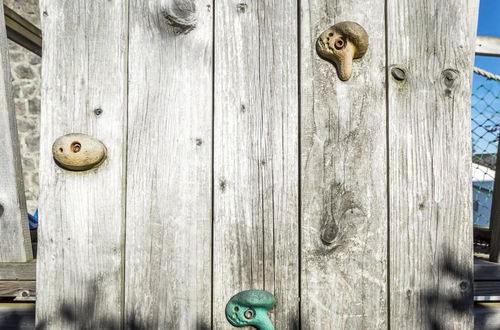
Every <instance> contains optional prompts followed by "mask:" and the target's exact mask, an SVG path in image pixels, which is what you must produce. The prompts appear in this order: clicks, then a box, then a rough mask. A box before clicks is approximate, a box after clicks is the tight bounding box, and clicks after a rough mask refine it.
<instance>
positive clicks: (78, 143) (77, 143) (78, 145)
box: [71, 142, 82, 153]
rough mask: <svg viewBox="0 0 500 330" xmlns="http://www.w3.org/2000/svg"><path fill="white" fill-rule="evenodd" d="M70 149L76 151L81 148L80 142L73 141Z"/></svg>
mask: <svg viewBox="0 0 500 330" xmlns="http://www.w3.org/2000/svg"><path fill="white" fill-rule="evenodd" d="M71 150H73V152H74V153H77V152H79V151H80V150H82V145H81V144H80V142H73V143H72V144H71Z"/></svg>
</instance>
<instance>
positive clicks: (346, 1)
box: [300, 0, 387, 329]
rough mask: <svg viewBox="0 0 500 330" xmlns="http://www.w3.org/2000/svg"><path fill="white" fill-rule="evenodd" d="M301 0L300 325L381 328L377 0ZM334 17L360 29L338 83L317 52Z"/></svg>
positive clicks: (382, 164) (383, 235)
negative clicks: (361, 36) (360, 51)
mask: <svg viewBox="0 0 500 330" xmlns="http://www.w3.org/2000/svg"><path fill="white" fill-rule="evenodd" d="M300 3H301V34H300V37H301V61H300V63H301V69H300V71H301V86H300V93H301V164H302V165H301V168H302V170H301V176H302V184H301V188H302V191H301V209H302V225H301V227H302V228H301V232H302V246H301V248H302V265H301V274H302V276H301V302H302V304H301V316H302V328H303V329H385V328H387V299H386V296H387V293H386V276H387V274H386V267H387V257H386V255H387V190H386V183H387V181H386V180H387V177H386V173H387V170H386V101H385V95H386V94H385V70H384V66H385V30H384V27H385V24H384V1H382V0H339V1H330V0H321V1H316V0H315V1H309V0H302V1H300ZM341 21H354V22H357V23H358V24H360V25H361V26H363V27H364V28H365V29H366V31H367V33H368V35H369V48H368V52H367V53H366V54H365V56H364V57H363V58H362V59H360V60H355V61H354V63H353V75H352V77H351V78H350V80H348V81H345V82H343V81H341V80H340V79H339V78H338V77H337V72H336V69H335V67H334V66H333V65H332V64H331V63H329V62H326V61H324V60H323V59H321V58H319V56H318V55H317V53H316V40H317V38H318V36H319V35H320V34H321V33H322V32H323V31H324V30H325V29H327V28H329V27H330V26H332V25H333V24H335V23H338V22H341Z"/></svg>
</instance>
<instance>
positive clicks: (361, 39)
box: [316, 22, 368, 81]
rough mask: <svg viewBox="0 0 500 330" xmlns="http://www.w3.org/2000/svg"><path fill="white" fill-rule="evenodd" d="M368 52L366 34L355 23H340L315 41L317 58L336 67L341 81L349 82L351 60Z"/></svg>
mask: <svg viewBox="0 0 500 330" xmlns="http://www.w3.org/2000/svg"><path fill="white" fill-rule="evenodd" d="M367 50H368V34H367V33H366V31H365V29H364V28H363V27H362V26H361V25H359V24H358V23H355V22H340V23H337V24H335V25H333V26H332V27H330V28H328V29H327V30H325V31H324V32H323V33H322V34H321V35H320V36H319V37H318V40H317V41H316V51H317V52H318V54H319V56H320V57H321V58H323V59H325V60H327V61H329V62H332V63H334V64H335V66H336V67H337V74H338V76H339V78H340V79H341V80H344V81H345V80H349V78H351V73H352V60H353V59H356V58H360V57H362V56H363V55H365V53H366V51H367Z"/></svg>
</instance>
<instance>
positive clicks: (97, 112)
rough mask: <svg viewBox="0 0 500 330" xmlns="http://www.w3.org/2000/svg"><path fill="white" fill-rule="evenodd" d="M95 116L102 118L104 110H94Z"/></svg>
mask: <svg viewBox="0 0 500 330" xmlns="http://www.w3.org/2000/svg"><path fill="white" fill-rule="evenodd" d="M94 114H95V115H96V116H100V115H101V114H102V109H101V108H97V109H94Z"/></svg>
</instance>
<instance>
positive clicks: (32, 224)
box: [28, 209, 38, 230]
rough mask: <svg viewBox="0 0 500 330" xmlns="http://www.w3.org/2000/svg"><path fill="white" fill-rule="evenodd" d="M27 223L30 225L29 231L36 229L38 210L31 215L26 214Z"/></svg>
mask: <svg viewBox="0 0 500 330" xmlns="http://www.w3.org/2000/svg"><path fill="white" fill-rule="evenodd" d="M28 221H29V224H30V230H34V229H37V228H38V209H37V210H36V211H35V213H34V214H33V215H31V214H29V213H28Z"/></svg>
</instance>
